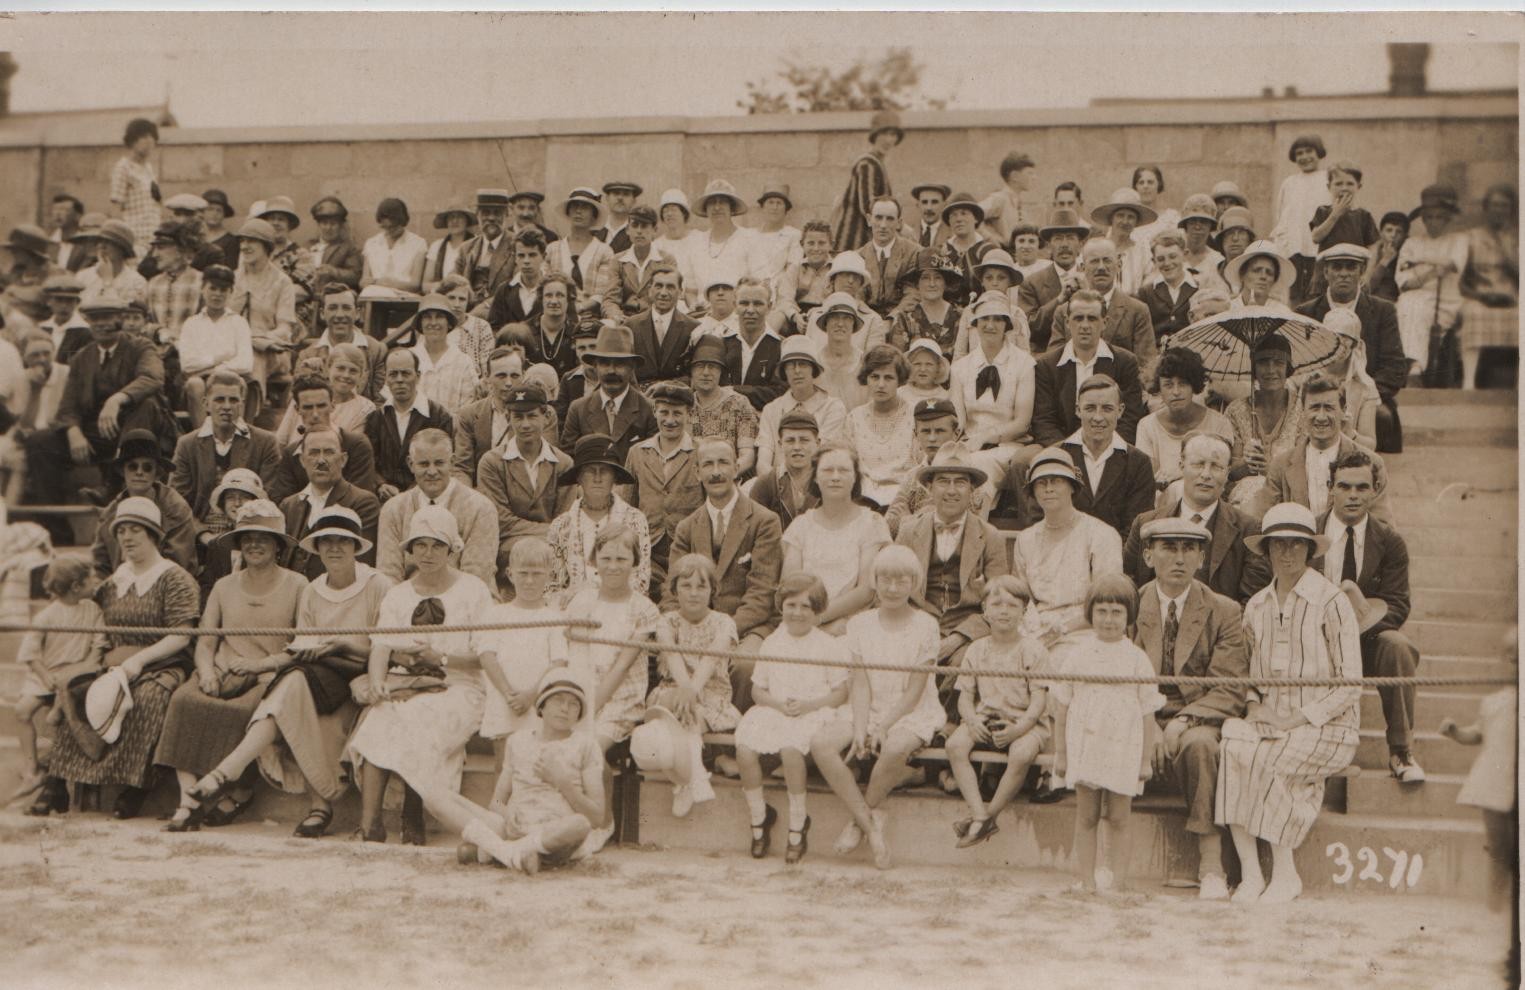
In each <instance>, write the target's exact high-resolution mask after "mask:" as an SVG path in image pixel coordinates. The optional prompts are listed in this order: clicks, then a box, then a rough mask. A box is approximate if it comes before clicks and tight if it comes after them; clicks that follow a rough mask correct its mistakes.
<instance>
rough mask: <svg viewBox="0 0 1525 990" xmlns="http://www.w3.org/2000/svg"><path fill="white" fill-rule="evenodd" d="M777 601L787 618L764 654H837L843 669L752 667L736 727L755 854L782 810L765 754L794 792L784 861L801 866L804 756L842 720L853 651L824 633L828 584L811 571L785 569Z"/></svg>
mask: <svg viewBox="0 0 1525 990" xmlns="http://www.w3.org/2000/svg"><path fill="white" fill-rule="evenodd" d="M773 600H774V602H775V604H776V607H777V608H778V611H779V613H780V614H781V615H782V616H783V620H784V623H783V625H781V626H779V627H778V628H777V629H775V630H774V631H773V632H772V633H771V634H769V636H768V638H767V639H765V640H763V643H762V646H761V647H760V648H759V650H758V652H759V653H760V654H762V655H763V656H778V657H809V658H814V659H823V660H830V659H838V660H841V661H842V662H843V666H841V667H826V666H807V665H805V664H789V663H777V662H770V661H767V660H759V661H758V662H757V666H756V667H754V668H753V669H752V707H751V708H749V709H747V713H746V714H745V715H743V716H742V717H741V724H740V725H739V726H737V727H736V762H737V763H738V764H739V765H740V766H741V793H742V794H743V795H744V796H745V797H746V799H747V810H748V811H750V812H751V821H752V858H753V859H761V858H762V857H764V856H766V855H767V854H768V846H769V838H770V834H771V832H772V829H773V823H774V822H776V821H777V820H778V814H777V812H775V811H774V810H773V808H772V807H771V806H770V805H768V804H767V803H766V802H765V801H763V790H762V785H763V777H762V761H761V759H760V755H761V754H773V753H777V754H778V755H779V757H780V758H781V759H782V760H783V763H784V785H785V787H787V788H788V791H789V845H788V847H787V849H786V850H785V852H784V862H786V863H798V862H799V861H800V860H801V859H802V858H803V857H804V855H805V849H806V837H807V835H808V833H809V832H810V816H809V815H807V814H805V756H806V754H808V753H809V752H810V742H811V740H812V739H813V738H814V737H815V734H816V733H817V732H818V731H820V729H821V728H822V727H824V726H826V725H827V724H829V723H831V722H832V721H834V720H836V719H837V718H839V717H840V712H839V711H838V709H840V708H841V706H842V705H843V704H844V703H846V701H847V683H848V668H847V663H848V662H849V661H850V659H851V656H850V654H849V653H848V652H847V650H846V648H845V647H844V645H843V641H842V640H841V639H838V638H837V637H835V636H831V635H829V634H827V633H825V632H822V631H821V629H820V628H819V623H820V620H821V613H822V612H824V611H826V602H827V597H826V586H825V585H823V584H822V583H821V579H820V578H818V577H816V576H815V575H813V574H805V573H801V572H796V573H794V574H787V575H785V576H784V578H783V580H781V581H779V583H778V590H777V591H776V592H775V593H774V596H773Z"/></svg>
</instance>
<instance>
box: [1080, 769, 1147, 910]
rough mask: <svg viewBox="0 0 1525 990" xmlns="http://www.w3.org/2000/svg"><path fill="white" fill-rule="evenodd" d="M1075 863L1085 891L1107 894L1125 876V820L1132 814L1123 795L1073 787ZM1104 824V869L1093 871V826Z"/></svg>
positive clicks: (1128, 798) (1126, 845)
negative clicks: (1105, 856) (1103, 822)
mask: <svg viewBox="0 0 1525 990" xmlns="http://www.w3.org/2000/svg"><path fill="white" fill-rule="evenodd" d="M1075 798H1076V800H1075V841H1074V846H1075V862H1076V868H1077V869H1078V870H1079V872H1080V883H1081V885H1082V886H1083V887H1084V888H1085V889H1086V890H1089V891H1107V890H1111V889H1113V888H1114V887H1116V886H1117V883H1118V878H1120V877H1123V876H1125V875H1126V870H1127V866H1128V855H1129V853H1130V848H1129V842H1128V819H1129V818H1130V817H1132V814H1133V798H1132V797H1130V796H1129V795H1127V794H1118V793H1116V792H1115V791H1107V790H1102V789H1100V788H1096V787H1090V786H1087V785H1085V784H1076V785H1075ZM1102 818H1105V819H1106V820H1107V865H1106V866H1104V867H1102V868H1101V869H1097V868H1096V842H1097V831H1098V830H1097V825H1099V824H1100V822H1101V819H1102Z"/></svg>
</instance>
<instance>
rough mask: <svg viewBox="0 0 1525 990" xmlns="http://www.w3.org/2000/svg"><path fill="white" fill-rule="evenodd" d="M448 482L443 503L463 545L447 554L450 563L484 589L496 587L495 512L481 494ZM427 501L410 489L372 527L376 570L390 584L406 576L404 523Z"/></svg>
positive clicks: (397, 498) (420, 493)
mask: <svg viewBox="0 0 1525 990" xmlns="http://www.w3.org/2000/svg"><path fill="white" fill-rule="evenodd" d="M452 481H453V484H451V486H450V487H449V488H448V489H446V491H445V495H444V499H443V503H444V506H445V508H447V509H449V510H450V514H451V515H452V516H454V517H455V522H456V526H457V527H458V528H459V529H460V531H461V541H462V543H463V544H464V546H463V548H462V549H461V550H460V551H459V552H457V553H452V554H451V555H450V563H451V564H452V565H453V566H454V567H456V568H458V569H459V570H462V571H464V572H466V573H467V574H474V575H476V576H477V577H479V578H481V579H482V583H484V584H486V585H487V587H489V588H496V587H497V586H498V584H497V581H498V577H497V566H496V562H497V559H498V513H497V510H496V509H495V508H494V507H493V504H492V502H490V501H488V499H487V496H485V495H483V494H482V493H481V492H478V491H475V490H473V489H471V488H468V487H467V486H466V485H463V484H461V483H460V482H459V481H454V479H452ZM427 502H428V499H427V498H425V497H424V493H423V492H422V491H420V490H419V489H418V488H417V487H414V488H410V489H408V490H407V491H405V492H403V493H402V494H400V495H397V496H395V497H393V498H391V499H389V500H388V501H387V504H386V505H383V506H382V507H381V518H380V521H379V522H378V524H377V528H376V569H377V570H378V571H380V572H381V573H383V574H385V575H386V576H387V577H389V578H391V579H392V580H393V581H394V582H400V581H402V580H403V579H404V578H405V577H406V576H407V575H406V573H405V571H406V565H405V563H404V561H403V552H402V544H403V540H404V539H406V538H407V535H408V521H409V520H410V519H412V518H413V514H414V513H415V512H417V511H418V510H419V509H421V508H423V506H424V505H425V504H427Z"/></svg>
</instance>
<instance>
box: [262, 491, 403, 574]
mask: <svg viewBox="0 0 1525 990" xmlns="http://www.w3.org/2000/svg"><path fill="white" fill-rule="evenodd" d="M306 485H307V482H306V481H303V482H302V486H303V487H304V488H305V487H306ZM324 504H325V505H342V506H344V507H345V508H347V509H353V510H355V515H357V516H359V517H360V533H361V535H362V536H364V537H365V538H366V539H367V540H370V541H371V549H369V550H367V551H366V552H365V553H363V554H361V555H360V557H359V560H360V562H361V563H362V564H375V563H376V546H375V544H376V523H377V520H378V519H379V518H380V517H381V503H380V502H378V501H377V500H376V496H375V495H372V494H371V493H370V492H368V491H366V490H365V489H363V488H356V487H355V486H354V485H352V484H350V483H349V482H348V481H345V480H343V479H342V478H341V479H340V480H339V483H338V484H336V485H334V487H333V490H332V491H330V492H329V493H328V501H327V502H325V503H324ZM281 515H282V516H285V517H286V535H287V536H289V537H291V538H292V539H293V540H295V541H297V542H300V541H301V540H302V538H303V537H305V536H306V535H307V534H308V533H310V532H312V506H311V505H309V504H308V502H307V499H305V498H303V497H302V493H301V492H300V491H298V492H297V493H295V494H293V495H287V496H286V497H285V498H283V499H281ZM286 566H287V567H289V568H291V569H292V570H294V571H298V572H300V573H302V574H305V575H307V579H308V580H309V581H311V580H315V579H316V578H317V577H318V576H319V575H321V574H322V573H323V561H322V560H320V559H319V558H318V557H317V555H315V554H310V553H308V552H307V551H306V550H303V549H302V548H301V547H299V546H296V545H294V544H293V546H292V548H291V551H290V556H288V557H287V558H286Z"/></svg>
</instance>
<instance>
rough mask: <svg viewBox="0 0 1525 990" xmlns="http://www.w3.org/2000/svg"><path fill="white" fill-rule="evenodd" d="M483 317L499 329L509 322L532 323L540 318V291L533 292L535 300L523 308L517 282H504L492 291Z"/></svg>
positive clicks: (495, 328) (494, 327) (490, 324)
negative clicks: (527, 307)
mask: <svg viewBox="0 0 1525 990" xmlns="http://www.w3.org/2000/svg"><path fill="white" fill-rule="evenodd" d="M483 318H484V319H485V320H487V323H488V325H489V326H491V327H492V328H493V329H494V330H501V329H503V328H504V327H505V326H507V325H508V324H510V323H533V322H534V321H535V320H538V319H540V293H538V292H536V293H535V301H534V302H532V303H530V307H529V309H525V308H524V301H523V300H522V299H520V298H519V283H518V282H515V281H507V282H504V283H503V284H502V285H501V286H499V287H498V291H497V292H495V293H493V295H492V305H491V306H489V307H488V309H487V315H486V316H485V317H483Z"/></svg>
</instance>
